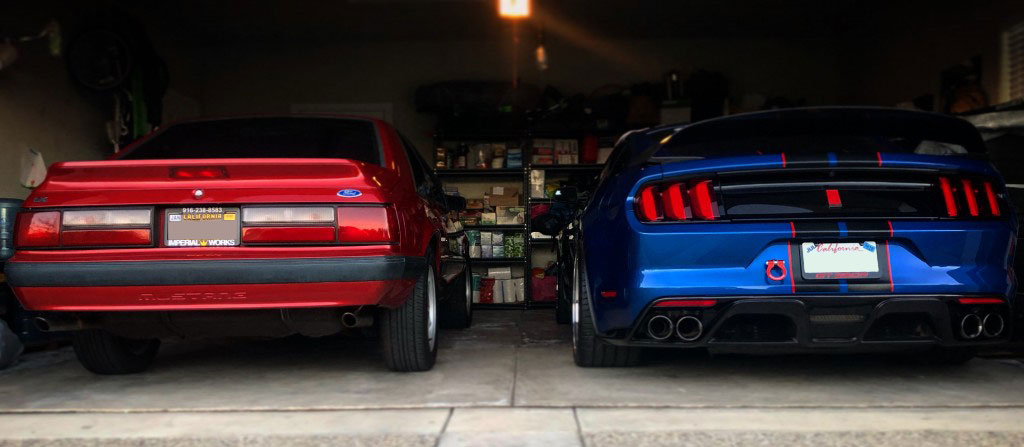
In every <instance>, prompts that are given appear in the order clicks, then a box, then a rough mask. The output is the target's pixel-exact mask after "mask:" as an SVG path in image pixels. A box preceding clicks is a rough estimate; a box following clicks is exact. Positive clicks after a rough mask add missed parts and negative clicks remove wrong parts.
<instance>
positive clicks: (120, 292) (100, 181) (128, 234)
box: [6, 117, 472, 374]
mask: <svg viewBox="0 0 1024 447" xmlns="http://www.w3.org/2000/svg"><path fill="white" fill-rule="evenodd" d="M442 191H443V190H442V188H441V184H440V182H439V181H438V180H437V178H436V177H435V176H434V175H433V172H432V170H431V169H430V167H429V165H428V164H427V163H426V162H425V161H424V160H423V159H422V157H421V156H420V155H419V153H418V152H417V151H416V149H415V148H413V147H412V145H410V144H409V143H408V141H406V140H405V139H404V138H403V137H401V136H400V135H399V134H398V133H397V132H396V131H395V130H394V129H393V128H392V127H391V126H390V125H389V124H387V123H385V122H382V121H379V120H373V119H365V118H355V117H277V118H270V117H268V118H239V119H220V120H208V121H196V122H188V123H181V124H176V125H172V126H169V127H167V128H164V129H162V130H160V131H158V132H156V133H154V134H153V135H151V136H148V137H146V138H144V139H142V140H140V141H139V142H137V143H136V144H134V145H133V146H131V147H129V148H127V149H125V150H124V151H123V152H121V153H120V154H118V155H117V156H116V157H115V159H113V160H109V161H91V162H68V163H57V164H55V165H53V166H52V167H51V168H50V171H49V173H48V175H47V178H46V181H45V182H44V183H43V184H42V185H40V186H39V187H38V188H37V189H36V190H35V191H34V192H33V193H32V194H31V195H30V196H29V197H28V199H26V201H25V205H24V209H23V210H22V211H21V213H20V214H19V215H18V222H17V228H16V249H17V252H16V253H15V255H14V257H13V258H11V259H10V260H9V261H8V263H7V267H6V274H7V277H8V281H9V282H10V284H11V285H12V286H13V288H14V291H15V293H16V294H17V296H18V298H19V299H20V300H21V303H22V305H24V307H25V308H27V309H30V310H35V311H44V312H46V313H45V314H44V317H42V318H40V319H39V320H38V321H37V323H38V324H39V325H40V327H42V328H44V329H48V330H75V331H76V332H75V334H74V347H75V353H76V354H77V356H78V359H79V361H80V362H81V363H82V365H84V366H85V367H86V368H87V369H89V370H90V371H93V372H95V373H100V374H123V373H132V372H140V371H143V370H145V369H146V368H147V367H148V366H149V365H150V364H151V363H152V361H153V358H154V357H155V355H156V352H157V349H158V348H159V345H160V341H159V340H160V338H170V337H207V336H209V337H213V336H260V337H267V336H287V335H291V334H303V335H308V336H324V335H330V334H334V333H337V332H340V331H342V330H343V329H345V328H357V327H365V326H371V325H373V324H374V323H376V325H377V326H378V327H379V329H380V337H381V343H382V345H383V351H384V358H385V360H386V362H387V365H388V367H390V368H391V369H393V370H397V371H422V370H427V369H430V368H431V367H432V366H433V364H434V360H435V356H436V353H437V335H438V317H439V316H440V317H441V318H443V319H445V320H447V321H446V323H448V324H449V325H451V326H462V327H465V326H468V325H469V323H470V319H471V318H472V314H471V307H470V302H471V297H470V283H471V279H470V274H469V273H468V272H469V269H468V263H467V260H468V249H467V246H466V244H465V237H464V234H463V233H462V230H461V228H460V227H459V226H458V225H457V224H453V223H452V222H451V220H449V219H448V212H449V211H457V210H460V209H462V208H464V207H465V200H463V199H462V198H459V197H455V196H446V195H444V193H443V192H442ZM439 297H440V298H441V302H440V303H439ZM439 304H440V305H441V306H443V309H442V311H441V312H440V315H439V311H438V305H439Z"/></svg>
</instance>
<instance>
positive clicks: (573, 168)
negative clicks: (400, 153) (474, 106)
mask: <svg viewBox="0 0 1024 447" xmlns="http://www.w3.org/2000/svg"><path fill="white" fill-rule="evenodd" d="M581 137H582V135H569V134H563V135H557V134H551V133H544V134H543V135H542V134H531V133H528V132H527V133H523V134H519V135H512V134H505V133H502V134H443V135H442V134H437V135H435V142H436V143H437V144H440V143H441V142H443V141H460V142H461V141H478V142H486V141H492V142H499V141H519V142H521V143H524V144H523V146H522V147H523V162H524V167H522V168H505V169H436V170H435V172H436V173H437V175H438V177H440V178H441V179H442V180H445V179H451V180H459V181H486V180H488V179H499V178H500V179H502V180H508V179H521V181H522V195H523V197H524V199H523V206H524V207H525V208H526V215H527V218H526V222H525V223H523V224H519V225H467V226H466V227H465V228H466V229H472V230H483V231H509V232H522V233H523V236H524V238H523V239H524V247H523V251H524V253H523V254H524V257H522V258H472V259H471V260H470V262H471V263H472V264H473V265H474V266H494V265H522V267H523V273H524V275H523V276H524V277H525V284H524V288H525V290H524V291H523V295H524V299H525V300H524V302H523V303H500V304H491V303H484V304H480V303H478V304H474V305H473V306H474V308H478V309H529V308H549V307H552V306H554V303H553V302H534V301H533V299H532V294H533V291H532V290H531V289H532V287H531V281H530V278H531V270H532V268H533V246H534V245H537V246H544V248H545V249H550V248H552V247H553V246H554V238H551V239H533V238H531V237H530V233H531V232H532V229H531V228H530V219H529V215H530V209H531V207H532V206H533V205H536V204H541V203H551V202H552V200H551V199H550V198H531V197H530V170H532V169H540V170H544V171H546V172H550V173H552V174H560V173H567V174H575V173H589V172H593V174H594V175H597V174H599V173H600V172H601V169H603V168H604V165H603V164H584V165H532V164H530V163H528V161H529V160H531V159H532V154H531V149H532V147H529V145H528V144H525V142H526V141H528V140H529V139H531V138H576V139H579V138H581Z"/></svg>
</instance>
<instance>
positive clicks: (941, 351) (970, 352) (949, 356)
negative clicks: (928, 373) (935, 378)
mask: <svg viewBox="0 0 1024 447" xmlns="http://www.w3.org/2000/svg"><path fill="white" fill-rule="evenodd" d="M977 355H978V350H977V349H975V348H963V347H941V346H937V347H935V348H933V349H932V350H931V351H928V352H927V353H924V355H923V360H924V361H925V363H929V364H933V365H963V364H964V363H967V362H969V361H971V359H973V358H974V357H975V356H977Z"/></svg>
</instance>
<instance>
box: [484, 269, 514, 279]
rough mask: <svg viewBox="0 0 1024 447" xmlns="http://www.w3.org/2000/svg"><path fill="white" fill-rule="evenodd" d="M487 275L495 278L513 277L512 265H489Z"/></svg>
mask: <svg viewBox="0 0 1024 447" xmlns="http://www.w3.org/2000/svg"><path fill="white" fill-rule="evenodd" d="M487 277H488V278H494V279H512V267H489V268H488V269H487Z"/></svg>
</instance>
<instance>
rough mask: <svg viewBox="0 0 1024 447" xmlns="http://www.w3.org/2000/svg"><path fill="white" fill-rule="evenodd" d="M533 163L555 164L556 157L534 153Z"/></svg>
mask: <svg viewBox="0 0 1024 447" xmlns="http://www.w3.org/2000/svg"><path fill="white" fill-rule="evenodd" d="M533 164H535V165H553V164H555V157H554V156H553V155H536V154H535V155H534V156H533Z"/></svg>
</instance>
